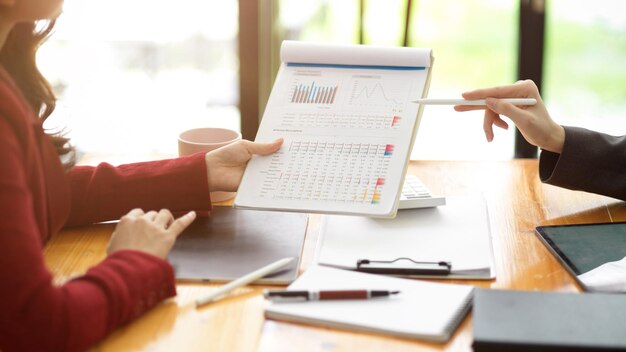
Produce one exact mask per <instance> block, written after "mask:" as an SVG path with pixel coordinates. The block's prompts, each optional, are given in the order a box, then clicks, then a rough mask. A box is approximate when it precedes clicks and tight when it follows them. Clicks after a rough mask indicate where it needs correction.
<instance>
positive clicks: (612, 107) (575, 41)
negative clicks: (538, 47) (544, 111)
mask: <svg viewBox="0 0 626 352" xmlns="http://www.w3.org/2000/svg"><path fill="white" fill-rule="evenodd" d="M548 5H549V7H548V10H547V16H548V19H547V27H546V61H545V68H544V91H543V93H544V95H543V96H544V98H545V100H546V104H547V105H548V108H549V111H550V113H551V114H552V117H553V118H554V119H555V120H556V121H557V122H558V123H560V124H564V125H572V126H581V127H586V128H590V129H593V130H597V131H601V132H605V133H609V134H613V135H623V134H626V123H625V121H626V65H624V62H626V12H624V10H623V8H624V7H623V1H619V0H598V1H594V2H589V1H582V0H552V1H549V2H548Z"/></svg>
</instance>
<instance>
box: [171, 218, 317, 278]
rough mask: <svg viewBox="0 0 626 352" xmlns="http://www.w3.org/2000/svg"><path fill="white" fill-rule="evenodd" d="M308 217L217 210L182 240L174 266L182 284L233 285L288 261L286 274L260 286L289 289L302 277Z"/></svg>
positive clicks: (174, 255) (173, 255)
mask: <svg viewBox="0 0 626 352" xmlns="http://www.w3.org/2000/svg"><path fill="white" fill-rule="evenodd" d="M307 219H308V217H307V214H301V213H287V212H274V211H260V210H247V209H234V208H231V207H218V206H216V207H213V209H212V210H211V216H209V217H204V218H203V217H198V218H197V219H196V220H195V221H194V222H193V224H191V225H190V226H189V227H188V228H187V229H185V231H183V233H182V234H181V235H180V236H179V237H178V239H177V240H176V243H175V244H174V247H173V248H172V251H171V252H170V255H169V260H170V262H171V263H172V265H173V266H174V270H175V272H176V279H177V280H193V281H195V280H200V281H216V282H223V281H231V280H234V279H237V278H239V277H241V276H243V275H245V274H248V273H250V272H252V271H254V270H257V269H259V268H261V267H263V266H266V265H268V264H270V263H273V262H275V261H277V260H279V259H282V258H285V257H293V258H294V261H293V262H292V263H291V264H290V265H289V266H288V267H286V268H285V269H283V270H279V271H277V272H275V273H273V274H270V275H267V276H266V277H264V278H262V279H260V280H257V281H256V283H259V284H289V283H291V282H292V281H293V280H295V279H296V277H297V275H298V264H299V262H300V260H299V258H300V254H301V253H302V246H303V245H304V235H305V232H306V228H307V221H308V220H307Z"/></svg>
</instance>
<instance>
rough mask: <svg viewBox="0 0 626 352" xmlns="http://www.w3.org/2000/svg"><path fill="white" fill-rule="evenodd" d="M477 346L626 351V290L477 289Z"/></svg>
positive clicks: (479, 350)
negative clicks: (568, 291)
mask: <svg viewBox="0 0 626 352" xmlns="http://www.w3.org/2000/svg"><path fill="white" fill-rule="evenodd" d="M473 309H474V313H473V314H474V322H473V324H474V342H473V344H472V347H473V348H474V351H477V352H484V351H624V350H626V314H625V313H624V312H626V295H621V294H606V293H594V294H584V293H556V292H532V291H505V290H487V289H477V290H476V292H475V295H474V308H473Z"/></svg>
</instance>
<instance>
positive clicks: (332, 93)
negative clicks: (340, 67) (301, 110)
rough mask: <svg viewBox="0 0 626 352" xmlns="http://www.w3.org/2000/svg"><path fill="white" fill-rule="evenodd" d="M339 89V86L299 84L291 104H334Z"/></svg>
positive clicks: (295, 88) (294, 91) (313, 83)
mask: <svg viewBox="0 0 626 352" xmlns="http://www.w3.org/2000/svg"><path fill="white" fill-rule="evenodd" d="M338 89H339V86H334V87H330V86H326V87H324V86H317V85H315V82H312V83H311V84H310V85H302V84H298V85H296V86H295V87H294V89H293V93H292V94H291V102H292V103H296V104H321V105H329V104H333V103H334V102H335V97H336V96H337V90H338Z"/></svg>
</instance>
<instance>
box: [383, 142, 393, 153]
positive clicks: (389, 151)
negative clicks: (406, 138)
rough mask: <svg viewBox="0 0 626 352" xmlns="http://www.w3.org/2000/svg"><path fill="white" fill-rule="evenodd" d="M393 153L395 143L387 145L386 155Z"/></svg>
mask: <svg viewBox="0 0 626 352" xmlns="http://www.w3.org/2000/svg"><path fill="white" fill-rule="evenodd" d="M391 155H393V144H387V146H386V147H385V156H391Z"/></svg>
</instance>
